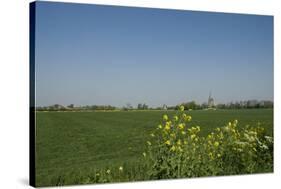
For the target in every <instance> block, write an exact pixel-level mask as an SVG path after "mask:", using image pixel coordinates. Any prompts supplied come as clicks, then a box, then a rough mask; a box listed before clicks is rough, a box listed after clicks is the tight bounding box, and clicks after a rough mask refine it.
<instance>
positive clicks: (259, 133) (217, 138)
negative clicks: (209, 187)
mask: <svg viewBox="0 0 281 189" xmlns="http://www.w3.org/2000/svg"><path fill="white" fill-rule="evenodd" d="M191 119H192V118H191V116H188V115H186V114H185V113H184V107H183V106H181V107H180V111H179V112H178V113H177V115H175V116H174V117H172V118H171V119H170V118H168V116H167V115H164V116H163V120H162V123H161V124H159V125H158V126H157V128H156V129H155V131H154V132H153V133H151V140H150V141H147V147H148V148H147V152H145V153H144V154H143V155H144V157H145V161H146V164H149V165H151V166H148V167H151V168H150V170H149V171H148V174H149V176H150V178H151V179H163V178H182V177H200V176H211V175H231V174H247V173H258V172H271V171H272V170H273V138H272V137H269V136H266V135H265V131H264V128H262V127H260V126H258V127H249V126H246V127H245V128H243V129H238V128H237V124H238V121H237V120H234V121H233V122H229V123H228V124H227V125H226V126H224V127H222V128H216V129H215V130H214V131H213V132H212V133H210V134H209V135H207V136H206V137H203V136H200V135H199V133H200V127H199V126H195V127H190V126H188V124H189V122H190V120H191Z"/></svg>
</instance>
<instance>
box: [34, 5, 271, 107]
mask: <svg viewBox="0 0 281 189" xmlns="http://www.w3.org/2000/svg"><path fill="white" fill-rule="evenodd" d="M35 35H36V51H35V53H36V55H35V56H36V104H37V106H45V105H52V104H55V103H58V104H62V105H67V104H71V103H74V104H75V105H87V104H88V105H91V104H98V105H101V104H110V105H114V106H120V107H121V106H124V105H125V104H126V103H131V104H132V105H134V106H135V105H136V104H137V103H146V104H148V105H150V106H161V105H163V104H168V105H175V104H179V103H181V102H186V101H190V100H195V101H197V102H198V103H202V102H206V101H207V98H208V95H209V91H212V94H213V97H214V99H215V102H216V103H219V102H221V103H225V102H230V101H236V100H248V99H258V100H273V17H271V16H258V15H241V14H224V13H210V12H194V11H179V10H163V9H147V8H129V7H114V6H97V5H87V4H84V5H83V4H66V3H52V2H37V5H36V31H35Z"/></svg>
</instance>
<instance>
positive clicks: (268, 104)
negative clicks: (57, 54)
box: [36, 100, 273, 111]
mask: <svg viewBox="0 0 281 189" xmlns="http://www.w3.org/2000/svg"><path fill="white" fill-rule="evenodd" d="M181 105H183V106H184V109H185V110H203V109H253V108H273V102H272V101H269V100H261V101H258V100H247V101H239V102H238V101H237V102H230V103H226V104H223V103H220V104H217V105H213V106H210V105H208V104H207V103H202V104H198V103H196V102H195V101H190V102H184V103H181V104H178V105H175V106H167V105H165V104H164V105H163V106H162V107H156V108H153V107H149V106H148V105H147V104H145V103H143V104H142V103H139V104H138V105H137V106H136V107H134V106H132V105H131V104H129V103H128V104H126V106H123V107H121V108H120V107H116V106H111V105H86V106H75V105H74V104H70V105H68V106H62V105H60V104H54V105H51V106H38V107H36V111H85V110H103V111H106V110H124V111H130V110H178V109H179V106H181Z"/></svg>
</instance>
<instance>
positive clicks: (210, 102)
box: [208, 92, 215, 108]
mask: <svg viewBox="0 0 281 189" xmlns="http://www.w3.org/2000/svg"><path fill="white" fill-rule="evenodd" d="M214 106H215V102H214V99H213V98H212V93H211V92H210V93H209V98H208V108H213V107H214Z"/></svg>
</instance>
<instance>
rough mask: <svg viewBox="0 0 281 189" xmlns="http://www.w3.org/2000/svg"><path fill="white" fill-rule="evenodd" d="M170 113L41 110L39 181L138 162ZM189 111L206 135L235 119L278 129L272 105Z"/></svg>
mask: <svg viewBox="0 0 281 189" xmlns="http://www.w3.org/2000/svg"><path fill="white" fill-rule="evenodd" d="M165 113H167V114H168V115H172V114H174V113H175V112H174V111H168V112H167V111H129V112H125V111H120V112H37V113H36V183H37V185H38V186H47V185H52V184H54V182H55V180H57V179H58V178H59V177H60V176H61V175H68V177H69V180H73V184H75V182H76V181H77V179H79V177H84V176H87V175H90V174H91V173H92V171H93V170H94V169H96V168H105V167H109V166H110V167H112V166H115V167H118V166H120V165H122V164H124V163H129V162H134V161H137V160H138V159H139V158H140V157H141V156H142V152H143V151H144V149H145V142H146V140H147V139H148V137H149V136H148V135H149V133H150V132H151V131H152V130H153V129H154V128H155V127H156V126H157V125H158V124H159V123H160V121H161V117H162V115H163V114H165ZM187 114H189V115H191V116H192V121H191V122H190V126H196V125H199V126H200V127H201V131H202V132H201V134H202V135H204V134H206V133H208V132H210V131H212V130H213V129H214V128H216V127H220V126H224V125H225V124H226V123H228V122H229V121H233V120H234V119H238V121H239V126H240V127H243V126H245V125H247V124H249V125H251V126H255V125H257V123H258V122H260V124H261V126H263V127H265V128H266V129H267V133H268V135H271V136H272V134H273V110H272V109H251V110H209V111H206V110H200V111H199V110H198V111H190V112H187ZM77 182H78V181H77Z"/></svg>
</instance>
